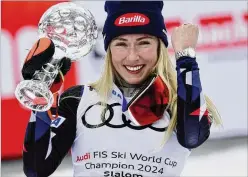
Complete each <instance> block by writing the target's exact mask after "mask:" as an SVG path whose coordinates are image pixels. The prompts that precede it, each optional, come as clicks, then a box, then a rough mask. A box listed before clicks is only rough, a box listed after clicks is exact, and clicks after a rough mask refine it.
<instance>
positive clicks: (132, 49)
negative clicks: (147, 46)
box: [127, 47, 139, 62]
mask: <svg viewBox="0 0 248 177" xmlns="http://www.w3.org/2000/svg"><path fill="white" fill-rule="evenodd" d="M127 59H128V60H129V61H132V62H133V61H137V60H139V55H138V52H137V50H136V49H135V47H130V48H129V53H128V56H127Z"/></svg>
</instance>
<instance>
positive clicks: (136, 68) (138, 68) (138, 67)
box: [126, 65, 143, 71]
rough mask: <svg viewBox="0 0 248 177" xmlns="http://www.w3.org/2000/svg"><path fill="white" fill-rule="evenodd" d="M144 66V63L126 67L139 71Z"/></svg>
mask: <svg viewBox="0 0 248 177" xmlns="http://www.w3.org/2000/svg"><path fill="white" fill-rule="evenodd" d="M142 67H143V65H140V66H135V67H131V66H126V68H127V69H128V70H130V71H138V70H140V69H141V68H142Z"/></svg>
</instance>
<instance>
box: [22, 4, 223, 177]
mask: <svg viewBox="0 0 248 177" xmlns="http://www.w3.org/2000/svg"><path fill="white" fill-rule="evenodd" d="M162 8H163V1H107V2H106V3H105V11H106V12H107V14H108V15H107V19H106V21H105V25H104V29H103V37H104V47H105V50H106V52H107V53H106V56H105V65H104V70H103V73H102V75H101V77H100V79H99V80H98V81H96V82H95V83H91V84H88V85H78V86H74V87H72V88H70V89H68V90H66V91H65V92H64V93H63V94H62V95H61V96H60V97H59V100H58V102H59V104H58V105H55V107H54V108H52V109H51V110H49V111H48V112H33V113H32V116H31V119H30V123H29V125H28V128H27V134H26V138H25V143H24V152H23V154H24V171H25V173H26V175H28V176H48V175H50V174H52V173H53V172H54V171H55V169H56V168H57V167H58V166H59V164H60V162H61V160H62V159H63V158H64V156H65V155H66V153H67V152H68V150H69V149H70V148H71V149H72V162H73V166H74V176H129V177H130V176H156V177H158V176H161V177H163V176H179V175H180V174H181V172H182V170H183V168H184V165H185V162H186V160H187V157H188V156H189V155H190V152H191V149H193V148H197V147H199V146H200V145H202V144H203V143H204V142H205V141H206V140H207V139H208V137H209V134H210V127H211V125H212V122H216V123H220V119H219V115H218V112H217V110H216V109H215V107H214V105H213V104H212V103H211V101H210V100H209V99H208V98H207V97H206V96H204V94H203V92H202V87H201V80H200V74H199V67H198V64H197V61H196V55H195V47H196V44H197V39H198V27H197V26H195V25H192V24H185V25H182V26H179V27H177V28H175V30H174V31H173V33H172V37H171V43H172V46H173V49H174V51H175V56H176V57H175V58H176V68H175V67H174V66H173V65H172V62H171V60H170V58H169V55H168V49H167V47H168V39H167V35H166V27H165V25H164V19H163V16H162V14H161V11H162ZM120 9H121V10H120ZM40 42H41V43H42V40H41V41H40ZM38 47H39V46H38ZM48 48H49V47H48ZM44 53H46V54H47V53H49V50H48V49H47V50H44ZM34 58H35V60H34ZM38 59H40V60H41V59H42V58H39V57H38V56H37V57H35V56H32V57H31V59H30V60H32V61H36V60H38ZM62 68H67V69H66V71H67V70H68V67H66V65H65V67H62ZM23 70H25V65H24V68H23ZM62 73H64V74H66V72H62ZM51 115H53V116H51ZM49 118H51V119H49ZM54 119H55V120H54ZM136 154H137V155H136ZM149 161H150V162H153V163H148V162H149Z"/></svg>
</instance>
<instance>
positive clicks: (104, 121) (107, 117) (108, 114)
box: [82, 102, 167, 132]
mask: <svg viewBox="0 0 248 177" xmlns="http://www.w3.org/2000/svg"><path fill="white" fill-rule="evenodd" d="M102 105H103V104H102V102H98V103H96V104H93V105H91V106H89V107H88V108H87V109H86V111H85V113H84V114H83V116H82V123H83V125H84V126H85V127H87V128H92V129H93V128H100V127H103V126H107V127H109V128H124V127H128V128H130V129H133V130H143V129H146V128H150V129H152V130H154V131H157V132H164V131H165V130H166V128H167V127H155V126H154V124H151V125H145V126H136V125H134V124H133V123H132V122H131V121H130V120H128V119H127V117H126V115H125V114H123V113H122V119H121V121H118V122H121V123H116V122H117V121H116V120H115V121H114V120H113V118H114V114H115V112H114V107H117V106H121V104H120V103H113V104H107V105H106V108H104V109H101V110H103V111H104V112H103V113H104V116H103V118H101V119H99V121H97V122H99V123H94V124H93V123H90V122H89V120H91V119H92V118H93V117H90V116H88V118H86V117H87V113H88V112H89V111H90V110H91V109H94V107H96V106H102ZM91 111H93V112H96V110H91ZM91 115H92V114H91ZM87 119H88V120H87ZM113 122H115V123H113ZM164 125H165V124H164Z"/></svg>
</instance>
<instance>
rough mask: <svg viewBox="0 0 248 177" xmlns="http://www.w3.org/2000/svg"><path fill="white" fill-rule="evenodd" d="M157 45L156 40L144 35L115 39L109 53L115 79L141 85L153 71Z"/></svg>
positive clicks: (131, 35)
mask: <svg viewBox="0 0 248 177" xmlns="http://www.w3.org/2000/svg"><path fill="white" fill-rule="evenodd" d="M158 44H159V41H158V39H157V38H155V37H153V36H151V35H145V34H129V35H128V34H126V35H121V36H119V37H117V38H115V39H114V40H113V41H112V42H111V44H110V51H111V54H112V64H113V66H114V70H115V71H116V77H117V78H119V80H120V79H121V78H123V80H125V82H127V83H129V84H139V83H142V82H143V81H144V80H145V79H146V78H147V77H148V75H150V73H151V72H152V70H154V66H155V64H156V62H157V57H158V54H157V48H158ZM117 73H118V74H117ZM118 75H119V76H118Z"/></svg>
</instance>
